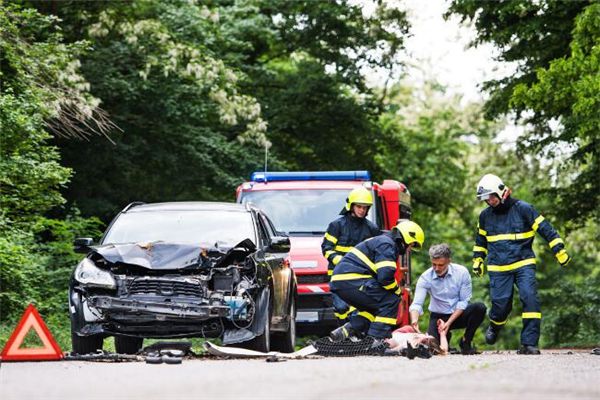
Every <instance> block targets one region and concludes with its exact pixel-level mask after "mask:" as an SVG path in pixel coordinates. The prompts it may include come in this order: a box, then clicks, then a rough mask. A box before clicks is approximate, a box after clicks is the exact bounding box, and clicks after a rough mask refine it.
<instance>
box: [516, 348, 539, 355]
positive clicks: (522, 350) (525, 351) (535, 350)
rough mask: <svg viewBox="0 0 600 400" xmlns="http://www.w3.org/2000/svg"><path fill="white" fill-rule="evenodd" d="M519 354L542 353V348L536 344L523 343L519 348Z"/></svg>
mask: <svg viewBox="0 0 600 400" xmlns="http://www.w3.org/2000/svg"><path fill="white" fill-rule="evenodd" d="M517 354H526V355H536V356H537V355H540V354H541V353H540V349H538V348H537V347H535V346H527V345H523V346H521V348H520V349H519V350H517Z"/></svg>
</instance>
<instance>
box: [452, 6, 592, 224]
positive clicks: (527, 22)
mask: <svg viewBox="0 0 600 400" xmlns="http://www.w3.org/2000/svg"><path fill="white" fill-rule="evenodd" d="M450 12H451V13H455V14H458V15H460V16H461V17H462V18H463V20H470V21H473V23H474V25H475V27H476V29H477V39H476V41H475V43H474V44H479V43H486V42H489V43H493V44H494V45H496V46H497V47H498V49H499V50H500V55H499V57H498V58H499V60H500V61H508V62H514V63H516V65H517V67H516V69H517V72H516V73H515V74H513V75H511V76H507V77H504V78H502V79H498V80H494V81H490V82H487V83H486V85H485V88H486V89H487V90H488V91H489V92H490V94H491V99H490V100H489V101H488V103H487V105H486V107H487V111H488V115H490V116H498V115H502V114H506V113H509V112H514V113H516V115H517V117H518V118H519V119H520V120H521V122H523V123H526V124H529V126H530V127H531V129H530V131H529V133H528V134H527V135H525V137H524V138H523V139H522V140H521V141H520V143H519V150H520V151H521V152H523V153H530V154H536V155H543V156H545V157H547V158H551V159H555V160H564V161H565V162H564V163H557V168H556V169H555V170H553V171H552V172H553V174H554V175H559V176H562V177H565V178H560V177H559V178H557V179H556V180H557V182H556V187H557V189H558V190H557V192H558V195H557V198H558V200H559V205H560V208H559V209H560V212H561V216H562V217H563V218H564V219H565V220H570V221H572V222H575V223H577V224H580V225H581V224H584V223H585V221H586V219H587V218H595V219H598V218H600V214H599V212H600V211H599V210H600V179H598V176H600V164H599V162H598V157H599V155H600V141H599V140H600V139H599V137H600V136H599V135H598V130H599V129H600V117H599V116H598V110H599V109H600V103H599V102H600V99H599V96H598V89H599V88H600V74H599V73H598V71H599V70H600V64H599V61H598V59H599V56H598V55H599V50H598V49H599V44H600V4H598V3H597V2H593V1H559V0H544V1H538V2H531V1H526V0H511V1H503V2H491V1H490V2H481V1H476V0H454V1H453V2H452V6H451V7H450ZM564 149H566V151H565V150H564ZM561 150H562V151H561Z"/></svg>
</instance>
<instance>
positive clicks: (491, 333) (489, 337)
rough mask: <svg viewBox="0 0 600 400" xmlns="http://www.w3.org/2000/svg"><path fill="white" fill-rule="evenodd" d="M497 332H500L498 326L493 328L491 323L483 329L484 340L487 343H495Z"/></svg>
mask: <svg viewBox="0 0 600 400" xmlns="http://www.w3.org/2000/svg"><path fill="white" fill-rule="evenodd" d="M498 332H500V328H494V327H493V326H492V325H490V326H488V328H487V330H486V331H485V342H486V343H487V344H494V343H496V340H498Z"/></svg>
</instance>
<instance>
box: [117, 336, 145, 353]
mask: <svg viewBox="0 0 600 400" xmlns="http://www.w3.org/2000/svg"><path fill="white" fill-rule="evenodd" d="M143 343H144V338H138V337H129V336H115V350H116V351H117V353H119V354H136V353H137V352H138V351H140V349H141V348H142V344H143Z"/></svg>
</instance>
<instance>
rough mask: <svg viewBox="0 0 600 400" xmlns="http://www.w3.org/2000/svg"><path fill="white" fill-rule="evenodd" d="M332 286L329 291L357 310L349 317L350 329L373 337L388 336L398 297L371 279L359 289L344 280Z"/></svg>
mask: <svg viewBox="0 0 600 400" xmlns="http://www.w3.org/2000/svg"><path fill="white" fill-rule="evenodd" d="M335 283H336V284H335V286H334V287H332V288H331V291H332V292H333V293H335V294H337V295H338V296H340V298H341V299H342V300H344V301H345V302H346V303H348V304H349V305H351V306H354V308H356V309H357V312H356V313H353V314H352V315H350V324H351V325H352V328H354V329H355V330H357V331H359V332H361V333H366V334H368V335H369V336H373V337H375V338H386V337H390V336H391V332H392V329H393V328H394V327H395V326H396V319H397V318H398V305H399V304H400V297H398V296H397V295H395V294H394V293H392V292H390V291H388V290H385V289H384V288H383V287H381V285H380V284H379V283H378V282H377V281H375V280H374V279H372V280H369V281H367V282H365V283H364V284H363V285H361V286H359V287H357V286H356V284H353V283H345V282H343V281H342V282H335Z"/></svg>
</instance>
